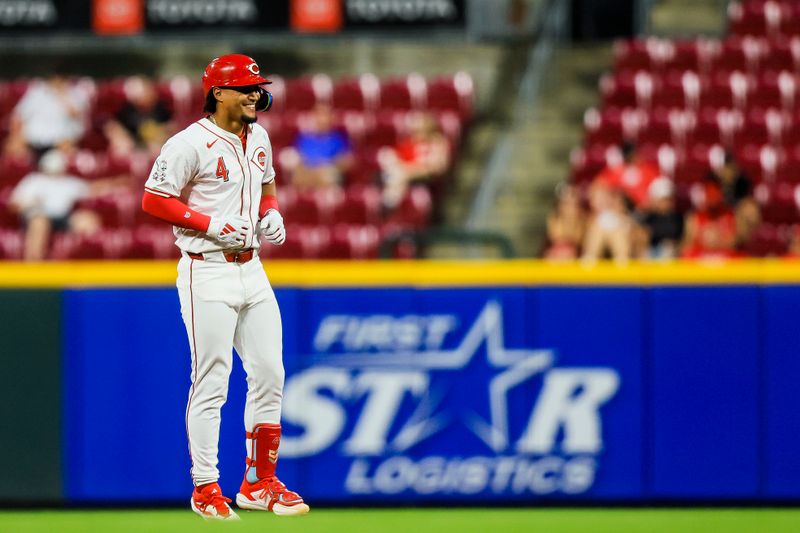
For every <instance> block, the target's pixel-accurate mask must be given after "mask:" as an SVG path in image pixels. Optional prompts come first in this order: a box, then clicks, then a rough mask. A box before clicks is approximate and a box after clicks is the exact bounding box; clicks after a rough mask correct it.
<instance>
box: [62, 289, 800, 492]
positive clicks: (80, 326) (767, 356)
mask: <svg viewBox="0 0 800 533" xmlns="http://www.w3.org/2000/svg"><path fill="white" fill-rule="evenodd" d="M276 294H277V296H278V300H279V302H280V305H281V311H282V315H283V324H284V332H285V333H284V361H285V366H286V370H287V381H286V388H285V399H284V411H283V425H284V439H283V443H282V448H281V460H280V462H279V473H280V475H281V477H282V479H283V480H284V481H285V482H286V483H287V484H288V485H290V486H291V487H296V488H297V490H300V491H301V492H302V494H303V495H304V496H305V497H306V498H307V499H308V500H309V501H311V502H312V503H313V502H318V503H319V502H325V503H332V502H346V503H350V504H352V503H358V502H363V503H369V502H387V503H415V502H421V501H424V502H431V501H437V502H441V503H446V502H450V501H458V502H468V501H475V502H482V503H487V502H489V501H491V500H497V501H502V502H505V503H508V502H521V503H523V502H536V501H542V500H545V499H546V500H559V501H564V500H567V501H575V502H593V501H597V502H601V501H609V500H625V501H639V500H642V501H666V500H678V499H680V500H686V499H696V500H725V499H731V500H741V499H748V500H760V501H778V500H786V499H795V500H796V499H798V498H800V453H798V451H800V446H798V444H797V440H796V436H797V435H798V434H800V416H798V415H797V413H798V412H800V395H799V394H797V385H796V383H797V381H798V376H800V358H798V357H797V348H798V346H800V328H799V327H797V325H796V322H797V317H798V316H800V287H795V286H791V287H788V286H787V287H783V286H744V285H742V286H734V287H730V286H728V287H603V288H592V287H588V288H560V287H519V288H497V289H491V288H452V289H440V288H437V289H419V288H404V287H392V288H377V289H278V290H277V291H276ZM64 314H65V316H64V332H65V333H64V335H65V339H64V341H65V350H64V354H65V355H64V369H65V383H64V388H63V389H64V394H65V395H66V398H65V402H64V409H65V413H64V424H65V443H64V446H65V454H64V456H65V463H66V464H65V469H64V470H65V473H64V477H65V493H66V496H67V499H68V500H69V501H72V502H101V501H113V502H143V501H176V502H183V501H184V500H185V499H186V498H188V495H189V493H190V491H191V481H190V479H189V475H188V471H189V466H190V465H189V456H188V451H187V444H186V436H185V421H184V414H185V412H184V409H185V402H186V398H187V394H188V390H189V367H190V357H189V349H188V343H187V341H186V333H185V329H184V326H183V323H182V322H181V318H180V312H179V304H178V298H177V294H176V292H175V290H174V289H172V288H165V289H161V288H159V289H81V290H70V291H66V293H65V295H64ZM244 396H245V379H244V374H243V371H242V369H241V365H240V364H237V365H235V369H234V372H233V375H232V376H231V383H230V392H229V397H228V402H227V404H226V405H225V407H224V408H223V422H222V429H221V432H222V433H221V437H220V470H221V473H222V479H221V484H222V486H223V489H224V490H225V491H226V493H228V494H234V493H235V492H236V490H237V488H238V484H239V482H240V480H241V475H242V472H243V467H244V457H245V443H244V439H243V433H244V427H243V425H242V411H243V405H244Z"/></svg>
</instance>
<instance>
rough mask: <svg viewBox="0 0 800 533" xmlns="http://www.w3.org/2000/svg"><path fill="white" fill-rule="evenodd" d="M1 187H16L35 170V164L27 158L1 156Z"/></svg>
mask: <svg viewBox="0 0 800 533" xmlns="http://www.w3.org/2000/svg"><path fill="white" fill-rule="evenodd" d="M0 168H2V169H3V171H2V172H0V187H8V186H13V185H16V184H17V183H19V182H20V180H22V178H24V177H25V176H26V175H28V174H30V173H31V172H33V171H34V170H35V162H34V161H33V159H32V158H30V157H27V156H21V157H18V156H11V155H5V156H0Z"/></svg>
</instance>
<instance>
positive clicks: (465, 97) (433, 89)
mask: <svg viewBox="0 0 800 533" xmlns="http://www.w3.org/2000/svg"><path fill="white" fill-rule="evenodd" d="M473 92H474V89H473V82H472V78H471V77H470V75H469V74H467V73H466V72H459V73H458V74H456V75H455V76H453V77H446V78H437V79H434V80H431V81H430V82H428V95H427V107H428V109H431V110H439V111H453V112H455V113H458V115H459V116H460V117H461V118H462V119H463V120H469V118H470V117H471V116H472V105H473V97H474V95H473Z"/></svg>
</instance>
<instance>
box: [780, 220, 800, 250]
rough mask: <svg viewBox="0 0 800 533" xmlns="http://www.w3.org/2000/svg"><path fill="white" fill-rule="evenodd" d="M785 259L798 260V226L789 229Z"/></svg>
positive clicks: (799, 231) (799, 232) (799, 244)
mask: <svg viewBox="0 0 800 533" xmlns="http://www.w3.org/2000/svg"><path fill="white" fill-rule="evenodd" d="M784 257H785V258H787V259H800V225H797V224H795V225H794V226H791V227H790V228H789V246H788V248H787V250H786V253H785V254H784Z"/></svg>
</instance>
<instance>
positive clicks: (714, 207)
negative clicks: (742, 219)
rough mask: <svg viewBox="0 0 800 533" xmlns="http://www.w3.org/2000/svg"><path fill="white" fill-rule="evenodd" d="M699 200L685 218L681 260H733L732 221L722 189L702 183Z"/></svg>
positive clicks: (733, 217)
mask: <svg viewBox="0 0 800 533" xmlns="http://www.w3.org/2000/svg"><path fill="white" fill-rule="evenodd" d="M700 196H701V200H700V205H699V206H698V209H697V210H696V211H694V212H691V213H689V214H688V215H687V217H686V231H685V233H684V239H683V251H682V256H683V257H688V258H729V257H736V255H737V254H736V249H735V245H736V218H735V216H734V214H733V210H731V208H730V207H728V205H727V204H726V203H725V198H724V196H723V192H722V188H721V187H720V186H719V185H718V184H716V183H714V182H710V181H706V182H705V183H704V184H703V190H702V194H701V195H700Z"/></svg>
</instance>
